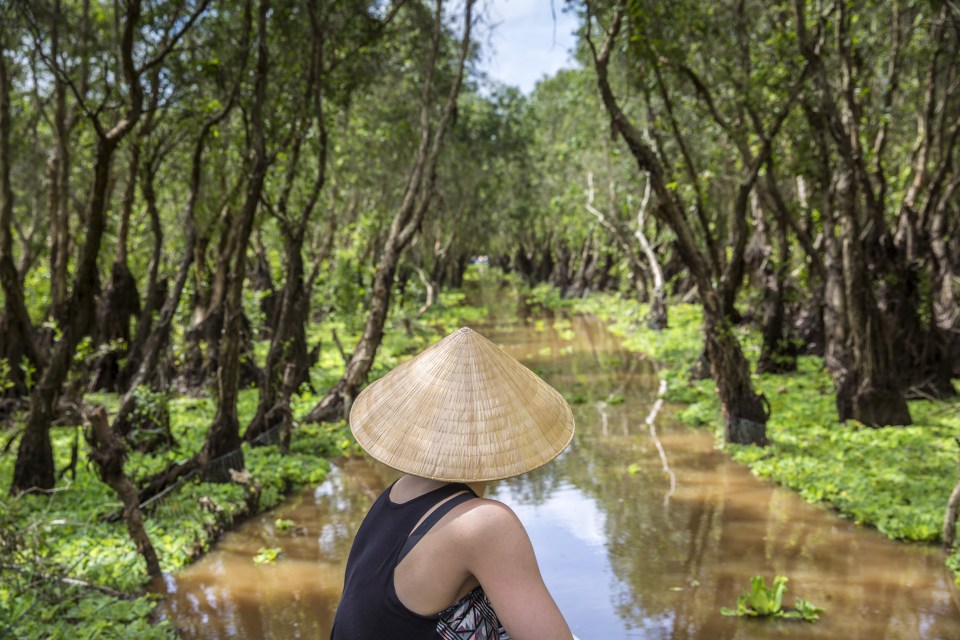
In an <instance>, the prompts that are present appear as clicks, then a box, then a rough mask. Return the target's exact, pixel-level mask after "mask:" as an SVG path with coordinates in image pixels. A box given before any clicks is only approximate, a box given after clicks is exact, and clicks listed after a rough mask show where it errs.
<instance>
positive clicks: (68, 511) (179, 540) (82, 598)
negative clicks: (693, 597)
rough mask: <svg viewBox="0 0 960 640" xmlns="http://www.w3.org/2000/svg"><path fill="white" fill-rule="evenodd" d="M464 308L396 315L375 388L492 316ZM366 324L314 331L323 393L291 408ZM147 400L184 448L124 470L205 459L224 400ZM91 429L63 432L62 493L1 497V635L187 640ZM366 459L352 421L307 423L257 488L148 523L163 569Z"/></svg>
mask: <svg viewBox="0 0 960 640" xmlns="http://www.w3.org/2000/svg"><path fill="white" fill-rule="evenodd" d="M462 299H463V295H462V294H460V293H456V292H451V293H447V294H444V295H443V296H442V297H441V300H440V301H439V302H438V304H436V305H435V306H433V307H431V309H430V310H428V312H427V313H426V314H424V315H423V316H422V317H419V318H417V317H416V315H415V312H414V311H412V310H411V309H409V308H407V309H397V310H396V311H395V313H394V314H393V316H392V317H391V322H390V324H389V325H388V331H387V332H386V336H385V338H384V343H383V345H382V346H381V348H380V350H379V352H378V355H377V362H376V364H375V366H374V370H373V371H372V373H371V379H375V378H377V377H379V376H382V375H383V374H384V373H386V372H387V371H389V370H390V369H392V368H393V367H394V366H396V364H397V361H398V358H400V357H403V356H404V355H408V354H411V353H415V352H417V351H420V350H421V349H423V348H424V347H425V346H427V345H428V344H430V343H432V342H434V341H435V340H436V339H437V338H438V337H441V336H443V335H445V334H446V333H449V332H450V331H453V330H454V329H455V328H457V327H458V326H459V325H458V324H457V323H458V322H459V321H460V319H461V318H462V317H463V316H464V314H465V313H466V314H468V315H469V314H470V313H477V314H482V312H483V310H482V309H474V308H465V307H462V306H461V302H462ZM418 304H419V303H418ZM413 308H414V309H415V306H414V307H413ZM363 321H364V318H363V317H362V316H361V315H359V314H358V316H357V317H356V318H350V319H348V321H342V320H341V321H331V320H327V321H324V322H320V323H315V324H313V325H311V327H310V332H311V335H310V342H311V344H316V343H317V341H320V342H321V344H322V345H323V349H322V350H321V357H320V361H319V363H318V364H317V366H316V367H314V369H313V370H312V371H311V376H312V380H311V384H312V387H313V389H315V390H316V392H314V391H312V390H310V389H302V390H301V393H300V394H299V395H295V396H294V400H293V402H292V403H291V404H292V406H291V408H292V410H293V413H294V415H295V416H302V415H305V414H306V413H308V412H309V410H310V409H311V408H312V407H313V406H314V405H315V404H316V403H317V402H318V401H319V400H320V399H321V397H322V394H323V392H324V391H325V390H326V389H328V388H330V387H332V386H333V384H334V383H335V382H336V380H337V379H338V378H339V377H340V375H341V374H342V373H343V368H344V360H343V357H342V356H341V354H340V352H339V350H338V349H337V348H336V347H335V346H334V345H335V340H334V339H333V332H334V331H336V332H337V336H338V338H339V340H340V341H341V342H342V344H345V345H351V344H355V343H356V342H357V340H359V337H360V333H361V332H362V330H363ZM267 347H268V344H267V343H266V342H260V343H256V344H255V351H256V355H257V357H258V359H259V360H261V364H262V360H263V359H264V358H265V356H266V350H267ZM147 393H148V394H149V395H150V397H151V401H152V402H155V403H161V404H163V405H165V406H166V409H167V410H168V411H169V415H170V426H171V431H172V433H173V436H174V439H175V441H176V442H175V446H174V447H172V448H170V449H166V450H163V451H161V452H158V453H157V454H153V455H145V454H141V453H136V452H133V453H131V455H130V456H129V458H128V460H127V462H126V464H125V470H126V472H127V474H128V475H130V476H131V478H132V479H133V480H134V482H135V483H136V482H137V481H138V480H142V479H144V478H148V477H150V476H151V475H153V474H155V473H157V472H159V471H161V470H163V469H164V468H166V467H167V466H168V465H170V464H171V463H173V462H177V461H182V460H185V459H187V458H189V457H191V456H192V455H193V454H194V453H195V452H197V451H198V450H199V449H200V448H201V447H202V446H203V441H204V437H205V435H206V430H207V428H208V427H209V425H210V424H211V422H212V421H213V417H214V415H215V413H216V399H215V397H214V395H213V394H212V393H211V392H209V391H208V390H199V391H198V392H197V394H196V395H195V396H184V395H175V394H171V395H164V394H158V393H151V392H147ZM84 399H85V401H86V402H87V403H88V404H91V405H96V404H100V405H102V406H104V407H105V408H106V409H107V410H108V412H110V413H111V414H112V413H113V412H115V410H116V408H117V404H118V397H117V395H116V394H106V393H96V394H88V395H87V396H85V398H84ZM257 401H258V393H257V390H256V389H246V390H243V391H241V395H240V402H239V405H238V413H239V418H240V424H241V425H246V424H247V423H249V421H250V419H251V418H252V417H253V415H254V413H255V412H256V408H257ZM21 419H22V416H21ZM18 426H19V425H18V424H17V423H16V422H15V423H14V424H13V425H12V426H11V427H10V428H8V429H7V430H6V431H0V447H2V446H3V445H6V444H8V443H10V444H12V440H13V438H15V437H16V435H15V434H16V432H17V429H18ZM83 432H84V428H83V427H78V426H72V427H55V428H54V429H52V431H51V439H52V441H53V448H54V452H55V456H56V465H57V469H58V470H59V469H64V468H65V467H67V466H69V464H70V458H71V451H72V449H73V448H74V444H76V448H77V459H78V464H77V465H76V470H75V473H74V474H67V475H66V476H65V477H62V478H61V479H60V480H59V482H58V486H57V488H56V489H55V490H54V491H53V492H52V493H50V494H45V495H44V494H25V495H21V496H19V497H11V496H8V495H6V494H5V492H4V493H0V578H2V579H0V637H2V638H7V637H10V638H17V639H18V640H32V639H40V638H43V639H59V638H63V639H69V640H73V639H74V638H97V639H98V640H101V639H103V640H110V639H113V638H137V639H138V640H159V639H164V640H167V639H172V638H176V637H177V634H176V630H175V629H174V627H173V625H172V624H171V623H170V622H169V621H163V620H155V619H154V615H153V612H154V609H155V607H156V600H157V597H158V596H156V595H155V594H151V593H148V592H147V591H146V588H147V586H148V584H149V580H148V577H147V574H146V568H145V565H144V562H143V560H142V558H141V557H140V556H139V555H138V553H137V551H136V548H135V547H134V544H133V542H132V541H131V540H130V537H129V536H128V535H127V532H126V528H125V525H124V522H123V520H122V519H120V518H116V517H113V516H115V515H117V514H119V513H120V511H121V508H122V505H121V503H120V501H119V499H118V498H117V496H116V494H115V493H114V492H113V491H112V490H111V489H110V488H109V487H108V486H107V485H105V484H104V483H103V482H101V481H100V479H99V478H98V476H97V473H96V469H95V468H94V466H93V465H92V463H90V462H89V452H90V449H89V446H88V444H87V442H86V440H85V438H84V436H83ZM15 451H16V450H15V447H11V448H10V450H9V451H8V452H7V454H5V455H2V456H0V477H2V478H10V477H11V476H12V473H13V464H14V460H15ZM357 451H358V449H357V448H356V443H355V441H354V440H353V438H352V436H351V435H350V433H349V430H348V429H347V427H346V423H345V422H343V421H341V422H338V423H334V424H323V425H316V424H299V425H297V427H296V428H295V429H294V431H293V434H292V440H291V446H290V452H289V454H288V455H282V454H281V453H280V451H279V449H278V447H277V446H275V445H272V446H262V447H250V446H248V445H246V444H245V445H244V446H243V456H244V460H245V466H246V470H247V471H248V472H249V474H250V477H249V479H246V480H245V481H244V482H242V483H238V482H233V483H229V484H213V483H203V482H199V481H189V482H186V483H185V484H184V485H183V486H182V487H180V488H178V489H176V490H175V491H173V492H171V493H170V494H169V496H167V497H166V498H165V499H163V500H161V501H159V503H158V504H157V505H156V506H155V507H153V508H151V509H150V510H149V511H148V512H147V513H146V514H145V516H146V517H145V522H146V526H147V531H148V534H149V535H150V538H151V541H152V543H153V545H154V547H155V548H156V550H157V554H158V556H159V558H160V562H161V567H162V569H163V571H164V572H174V571H176V570H177V569H179V568H181V567H183V566H185V565H187V564H189V563H190V562H192V561H193V560H194V559H196V558H197V557H198V556H200V555H202V554H203V553H204V552H206V551H207V550H208V549H209V548H210V546H211V545H212V544H213V543H214V542H215V541H216V540H217V538H219V537H220V536H221V535H222V534H223V533H224V532H225V531H227V530H229V529H230V528H232V527H234V526H236V524H238V523H239V522H241V521H242V520H244V519H246V518H248V517H250V516H252V515H254V514H255V513H259V512H263V511H266V510H268V509H270V508H272V507H274V506H276V505H277V504H279V503H280V502H281V501H282V500H283V499H284V497H285V496H286V495H288V494H290V493H292V492H293V491H295V490H296V489H298V488H299V487H302V486H306V485H311V484H319V483H320V482H322V481H323V479H324V478H325V477H326V474H327V472H328V471H329V469H330V462H329V460H330V459H333V458H337V457H340V456H342V455H344V454H348V453H356V452H357ZM251 492H257V493H258V496H257V497H256V499H254V500H250V496H251Z"/></svg>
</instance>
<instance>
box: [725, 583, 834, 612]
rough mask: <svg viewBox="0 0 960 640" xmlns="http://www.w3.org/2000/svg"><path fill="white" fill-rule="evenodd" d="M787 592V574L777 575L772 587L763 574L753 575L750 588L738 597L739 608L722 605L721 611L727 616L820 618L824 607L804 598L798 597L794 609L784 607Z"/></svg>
mask: <svg viewBox="0 0 960 640" xmlns="http://www.w3.org/2000/svg"><path fill="white" fill-rule="evenodd" d="M786 592H787V578H786V577H785V576H777V577H775V578H774V579H773V586H772V587H767V581H766V580H765V579H764V578H763V576H753V577H752V578H750V590H749V591H747V592H746V593H744V594H742V595H741V596H740V597H738V598H737V608H736V609H728V608H726V607H722V608H721V609H720V613H722V614H723V615H725V616H751V617H773V618H785V619H788V620H806V621H807V622H814V621H816V620H819V619H820V614H821V613H823V609H821V608H820V607H818V606H816V605H814V604H812V603H810V602H807V601H806V600H804V599H803V598H797V600H796V603H795V608H794V609H784V608H783V596H784V594H785V593H786Z"/></svg>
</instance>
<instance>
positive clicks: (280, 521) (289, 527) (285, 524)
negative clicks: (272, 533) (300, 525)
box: [273, 518, 297, 533]
mask: <svg viewBox="0 0 960 640" xmlns="http://www.w3.org/2000/svg"><path fill="white" fill-rule="evenodd" d="M273 526H275V527H276V528H277V531H281V532H283V533H287V532H288V531H293V528H294V527H295V526H297V523H296V522H294V521H293V520H286V519H284V518H277V519H276V520H274V521H273Z"/></svg>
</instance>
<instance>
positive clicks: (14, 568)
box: [0, 564, 138, 600]
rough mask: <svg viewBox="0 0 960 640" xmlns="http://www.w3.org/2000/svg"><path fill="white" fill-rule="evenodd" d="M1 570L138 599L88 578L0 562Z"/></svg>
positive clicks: (127, 598) (109, 594)
mask: <svg viewBox="0 0 960 640" xmlns="http://www.w3.org/2000/svg"><path fill="white" fill-rule="evenodd" d="M0 570H2V571H13V572H15V573H19V574H21V575H27V576H34V577H36V578H38V579H39V580H41V581H44V582H59V583H60V584H65V585H68V586H71V587H81V588H83V589H92V590H94V591H99V592H100V593H103V594H106V595H108V596H113V597H114V598H120V599H121V600H136V599H137V597H138V596H137V595H135V594H130V593H124V592H123V591H117V590H116V589H111V588H110V587H104V586H103V585H99V584H94V583H92V582H88V581H86V580H81V579H80V578H70V577H67V576H58V575H53V574H49V573H41V572H37V571H30V570H28V569H24V568H23V567H20V566H17V565H15V564H0Z"/></svg>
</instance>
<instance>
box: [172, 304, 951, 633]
mask: <svg viewBox="0 0 960 640" xmlns="http://www.w3.org/2000/svg"><path fill="white" fill-rule="evenodd" d="M494 302H495V300H492V299H491V300H490V301H489V303H490V304H491V305H492V304H494ZM538 321H539V323H540V324H539V329H540V330H537V329H538V325H537V322H538ZM552 324H553V321H552V320H547V321H546V323H544V321H543V319H542V318H541V317H532V318H529V319H528V321H527V322H526V323H525V322H515V323H512V324H506V325H504V324H500V325H496V326H489V327H478V329H480V330H481V331H482V332H483V333H484V334H485V335H488V336H489V337H491V338H492V339H493V340H494V341H495V342H497V343H498V344H500V345H501V346H503V348H505V349H506V350H507V351H508V352H509V353H511V355H513V356H514V357H517V358H518V359H520V360H521V361H522V362H524V363H525V364H526V365H527V366H529V367H531V368H532V369H534V370H535V371H537V372H538V373H540V374H541V375H543V376H544V377H545V378H546V379H547V380H548V381H550V382H551V383H552V384H553V385H554V386H556V387H557V388H559V389H560V390H561V391H563V392H564V393H565V394H566V395H567V397H568V398H570V399H571V400H572V401H574V402H575V404H574V411H575V414H576V419H577V435H576V437H575V439H574V441H573V443H572V444H571V446H570V447H569V448H568V449H567V450H566V451H565V452H564V453H563V454H561V456H559V457H558V458H557V459H556V460H555V461H554V462H552V463H551V464H549V465H547V466H546V467H544V468H542V469H539V470H537V471H534V472H532V473H530V474H526V475H525V476H522V477H520V478H513V479H510V480H507V481H503V482H500V483H497V484H495V485H494V486H492V487H491V488H490V493H491V494H492V495H493V496H494V497H497V498H498V499H501V500H503V501H505V502H507V503H508V504H510V505H511V506H512V507H513V508H514V510H515V511H516V512H517V514H518V515H519V517H520V518H521V520H522V521H523V522H524V524H525V525H526V526H527V529H528V531H529V533H530V536H531V539H532V540H533V543H534V547H535V549H536V550H537V555H538V557H539V559H540V563H541V568H542V571H543V574H544V579H545V580H546V582H547V584H548V586H549V588H550V590H551V592H552V593H553V594H554V596H555V597H556V599H557V601H558V604H559V605H560V607H561V609H562V610H563V611H564V613H565V614H566V616H567V618H568V620H569V621H570V623H571V626H572V627H573V630H574V632H575V633H576V634H577V635H578V636H579V637H581V638H582V639H583V640H591V639H604V640H606V639H616V638H649V639H667V638H669V639H673V640H682V639H687V638H710V639H719V640H722V639H745V638H751V639H752V638H761V639H763V638H795V639H801V638H802V639H807V638H814V639H815V638H850V639H864V640H866V639H870V640H874V639H876V638H892V639H894V638H904V639H906V638H910V639H915V638H924V639H931V640H934V639H940V638H942V639H947V638H960V615H958V609H957V606H956V604H955V602H954V600H953V598H954V586H953V583H952V580H951V578H950V576H949V574H948V572H947V571H946V570H945V569H944V567H943V563H942V556H941V555H940V553H939V552H937V551H936V550H935V549H932V548H928V547H920V546H909V545H902V544H895V543H892V542H890V541H888V540H885V539H883V538H882V537H880V536H879V535H878V534H877V533H876V532H874V531H872V530H866V529H863V528H860V527H857V526H855V525H853V524H851V523H849V522H846V521H844V520H841V519H839V518H837V517H836V516H835V514H833V513H832V512H831V511H829V510H827V509H825V508H821V507H817V506H812V505H808V504H805V503H803V502H802V501H801V500H799V498H797V497H796V496H795V495H794V494H793V493H791V492H788V491H784V490H780V489H778V488H776V487H773V486H771V485H770V484H769V483H766V482H762V481H758V480H757V479H756V478H753V477H752V476H751V475H750V474H749V473H748V472H747V471H745V470H744V469H743V468H742V467H739V466H737V465H734V464H732V463H730V462H729V460H728V459H727V458H726V456H725V455H724V454H723V453H722V452H720V451H717V450H716V449H715V445H714V441H713V438H712V436H711V435H710V434H709V433H707V432H705V431H703V430H695V429H689V428H686V427H683V426H682V425H678V424H676V423H675V422H674V421H672V420H671V418H670V409H669V408H666V409H665V410H664V413H662V414H661V416H660V418H659V420H658V422H657V434H658V439H659V442H660V444H661V446H662V450H663V452H662V455H663V457H665V458H666V461H667V464H668V465H669V468H670V470H671V471H672V472H673V476H674V479H675V488H671V478H670V476H669V475H668V474H667V473H666V472H665V471H664V467H663V461H662V456H661V452H660V451H658V448H657V442H656V441H655V440H654V439H653V438H652V437H651V435H650V433H649V431H648V429H647V427H646V425H645V424H644V417H645V416H646V415H647V412H648V411H649V408H650V406H651V404H652V403H653V401H654V396H655V394H656V385H657V377H656V372H655V370H654V368H653V365H652V364H651V363H649V362H647V361H645V360H644V359H643V358H640V357H637V356H636V355H633V354H629V353H625V352H623V351H622V350H621V348H620V346H619V344H618V342H617V340H616V339H614V338H613V337H612V336H610V335H609V334H608V333H607V332H606V331H605V330H604V329H603V327H602V326H601V325H600V324H599V323H597V322H596V321H595V320H593V319H591V318H580V317H578V318H572V319H571V320H570V322H569V323H566V321H565V320H563V319H559V321H558V323H557V324H556V325H555V327H554V326H551V325H552ZM394 477H395V475H394V473H393V472H391V471H390V470H388V469H385V468H383V467H382V466H380V465H376V464H372V463H369V462H367V461H365V460H350V461H345V462H343V463H341V466H340V467H339V468H338V469H337V470H336V471H335V473H333V474H331V477H330V478H329V479H328V480H327V482H325V483H324V484H322V485H320V486H319V487H317V488H313V489H310V490H306V491H303V492H301V493H300V494H298V495H297V496H295V497H293V498H292V499H291V500H289V501H288V502H287V503H285V504H284V505H283V506H282V507H281V508H279V509H277V510H276V511H274V512H272V513H270V514H265V515H264V516H262V517H260V518H257V519H256V520H253V521H250V522H248V523H246V524H245V525H244V526H242V527H241V528H240V529H238V530H237V531H235V532H233V533H231V534H229V535H227V536H225V537H224V539H223V540H222V541H221V542H220V543H219V544H218V545H217V548H216V549H215V550H214V551H213V552H211V553H210V554H208V555H207V556H206V557H204V558H202V559H201V560H200V561H198V562H197V563H196V564H195V565H193V566H191V567H189V568H188V569H186V570H185V571H183V572H181V573H180V574H178V575H177V576H175V577H170V578H168V579H167V581H166V583H165V585H164V586H163V587H162V588H163V590H164V591H166V592H167V593H168V594H169V596H168V597H167V599H166V601H165V606H166V611H167V615H169V616H170V617H171V618H172V619H173V620H174V621H175V623H176V624H177V625H178V627H180V628H181V629H182V630H183V633H184V636H185V637H187V638H212V639H219V638H251V639H253V638H263V639H280V638H325V637H327V636H328V634H329V626H330V624H331V621H332V616H333V612H334V610H335V606H336V601H337V599H338V597H339V593H340V588H341V584H342V578H343V563H344V560H345V557H346V554H347V552H348V550H349V546H350V542H351V539H352V535H353V532H354V531H355V530H356V527H357V526H358V525H359V522H360V520H361V518H362V517H363V514H364V513H365V512H366V510H367V508H368V507H369V505H370V504H371V503H372V501H373V499H374V498H375V497H376V495H377V494H378V493H379V492H380V491H381V490H382V489H383V488H384V487H385V486H386V485H387V484H388V483H389V482H390V481H392V479H393V478H394ZM668 494H669V498H670V499H669V500H665V498H666V497H667V496H668ZM276 518H287V519H290V520H293V521H294V522H295V523H296V528H295V529H294V530H293V531H291V532H282V531H278V530H277V528H276V527H275V526H274V520H275V519H276ZM265 546H267V547H273V546H276V547H281V548H282V549H283V555H282V557H281V559H280V560H279V561H278V562H277V563H275V564H273V565H264V566H258V565H255V564H254V563H253V562H252V557H253V556H254V555H256V553H257V551H258V550H259V549H260V548H261V547H265ZM755 574H763V575H766V576H767V577H768V580H769V579H770V578H772V576H773V575H775V574H782V575H787V576H789V577H790V583H789V587H790V591H789V593H788V595H787V598H786V601H787V602H788V603H792V600H793V595H795V594H799V595H801V596H803V597H804V598H806V599H808V600H811V601H813V602H815V603H817V604H819V605H821V606H824V607H825V608H826V609H827V612H826V614H825V616H824V619H823V620H822V621H821V622H818V623H816V624H804V623H784V622H774V623H765V622H763V621H756V620H747V621H742V620H737V619H733V618H726V617H723V616H721V615H720V607H722V606H733V605H734V603H735V602H736V597H737V595H738V593H739V592H740V591H742V590H743V589H744V588H745V587H746V585H747V584H748V581H749V578H750V576H751V575H755Z"/></svg>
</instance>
